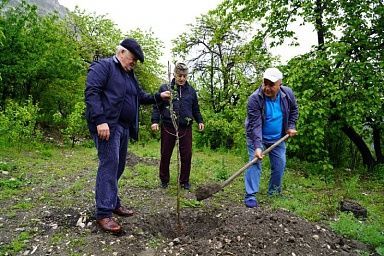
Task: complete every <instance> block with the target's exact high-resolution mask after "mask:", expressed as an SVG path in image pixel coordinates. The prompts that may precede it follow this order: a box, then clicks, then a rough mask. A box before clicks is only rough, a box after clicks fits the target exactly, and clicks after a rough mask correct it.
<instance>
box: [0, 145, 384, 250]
mask: <svg viewBox="0 0 384 256" xmlns="http://www.w3.org/2000/svg"><path fill="white" fill-rule="evenodd" d="M159 147H160V145H159V142H157V141H153V142H149V143H147V144H145V145H143V144H139V143H135V144H130V145H129V149H128V150H129V151H131V152H133V153H134V154H136V155H138V156H140V157H151V158H156V159H160V148H159ZM175 153H176V150H174V154H173V157H172V160H171V170H170V172H171V173H170V175H171V181H170V186H169V188H168V189H167V190H164V191H165V193H167V194H168V195H170V196H174V200H175V202H176V191H177V169H176V168H177V163H176V154H175ZM0 159H2V161H1V162H0V201H1V203H2V205H5V207H3V209H1V210H0V212H1V213H7V214H4V215H6V216H7V217H12V215H14V216H16V214H15V212H19V211H25V212H27V211H28V210H29V209H31V208H33V207H38V206H46V205H48V206H56V207H68V208H69V207H73V206H74V205H75V206H78V205H77V204H76V202H77V200H78V199H83V200H79V201H85V202H89V203H93V200H94V194H93V191H92V190H93V188H94V182H95V177H96V172H97V152H96V149H95V148H93V147H91V148H86V147H75V148H69V147H53V146H51V145H48V146H42V147H40V148H38V149H37V150H36V149H35V150H20V149H19V148H17V149H14V148H5V149H4V150H1V151H0ZM246 161H247V160H246V158H244V156H243V155H239V154H234V153H233V152H228V151H225V150H221V151H220V152H215V151H210V150H208V149H201V150H200V149H194V150H193V157H192V169H191V176H190V182H191V185H192V189H191V193H194V190H195V189H196V188H197V187H198V186H204V185H205V184H207V183H212V182H215V183H217V182H219V183H220V182H223V181H225V180H226V179H228V177H229V176H231V175H232V174H233V173H235V172H236V171H237V170H239V169H240V168H241V167H242V166H244V165H245V164H246ZM15 163H17V164H15ZM262 164H263V172H262V177H261V184H260V185H261V186H260V193H259V194H258V195H257V198H258V200H259V202H260V204H261V205H262V207H264V206H267V207H273V208H285V209H287V210H290V211H292V212H294V213H296V214H297V215H299V216H301V217H304V218H306V219H307V220H310V221H317V222H318V221H320V222H323V223H327V224H329V225H330V226H331V227H332V229H333V230H335V231H336V232H338V233H339V234H341V235H344V236H347V237H350V238H353V239H357V240H360V241H362V242H364V243H367V244H370V245H372V246H374V247H375V248H376V251H377V252H378V254H380V255H384V253H383V251H384V238H383V235H384V234H383V230H384V194H383V191H382V188H383V187H384V181H383V179H379V178H377V179H371V178H370V179H367V178H366V177H364V176H362V175H359V174H358V173H354V172H352V171H345V170H331V173H326V172H324V170H319V171H317V170H318V169H319V168H321V166H319V165H315V164H313V165H312V164H308V163H301V162H295V161H292V160H290V159H288V163H287V170H286V173H285V176H284V182H283V197H279V196H273V197H269V196H267V188H268V182H269V176H270V169H269V160H268V158H266V159H264V161H263V163H262ZM158 172H159V170H158V166H154V165H145V164H138V165H136V166H135V167H127V168H126V170H125V172H124V174H123V176H122V179H121V180H120V189H121V190H122V191H123V190H124V188H125V187H126V188H129V187H138V188H143V189H146V190H149V193H148V195H143V198H145V197H146V196H149V195H150V194H151V193H152V192H153V191H150V190H152V189H153V190H154V189H158V187H159V177H158ZM90 183H91V184H90ZM32 189H33V190H32ZM32 191H33V192H32ZM31 192H32V193H31ZM29 193H30V194H29ZM156 193H157V192H156ZM15 196H17V198H30V197H33V198H32V199H31V201H27V200H24V201H20V202H18V201H15V200H13V197H15ZM82 197H86V198H85V199H84V198H82ZM143 198H130V199H129V200H130V203H137V204H140V203H142V201H143ZM243 198H244V180H243V175H240V176H239V177H237V178H236V179H235V180H234V181H233V182H232V183H231V184H230V185H228V186H227V187H225V188H224V190H223V191H219V192H218V193H216V194H215V195H213V197H212V199H211V200H210V204H209V205H210V207H215V206H216V205H223V204H225V203H228V202H230V203H232V204H239V205H242V204H243V203H242V201H243ZM344 199H350V200H354V201H356V202H358V203H359V204H361V205H362V206H363V207H366V208H367V210H368V219H367V220H366V221H359V220H356V219H354V218H353V217H352V216H351V215H349V214H345V213H340V212H339V210H338V206H339V202H340V201H341V200H344ZM15 202H16V204H15ZM32 202H34V204H32ZM205 205H206V203H205V201H201V202H198V201H196V200H194V199H191V196H190V194H188V196H185V194H182V199H181V206H182V207H183V208H187V207H188V208H198V207H204V206H205ZM60 238H62V237H61V235H59V236H58V237H57V238H56V237H53V238H52V241H51V242H52V243H53V244H56V243H57V244H61V242H60ZM28 239H29V234H28V233H25V234H24V233H20V235H19V237H17V238H15V239H14V241H12V243H10V244H7V245H5V247H4V246H3V247H2V248H1V249H0V252H1V253H4V252H5V251H6V250H10V252H12V253H14V254H16V253H17V252H19V251H17V250H21V249H20V248H21V247H22V246H23V245H24V244H25V241H26V240H28ZM56 240H57V241H56ZM71 244H72V245H71ZM82 244H83V239H82V238H79V240H78V241H77V240H74V241H72V240H71V243H70V244H69V245H70V246H74V247H76V246H81V245H82ZM156 244H157V242H156V240H154V241H153V246H154V247H156ZM5 248H6V250H5ZM1 253H0V254H1Z"/></svg>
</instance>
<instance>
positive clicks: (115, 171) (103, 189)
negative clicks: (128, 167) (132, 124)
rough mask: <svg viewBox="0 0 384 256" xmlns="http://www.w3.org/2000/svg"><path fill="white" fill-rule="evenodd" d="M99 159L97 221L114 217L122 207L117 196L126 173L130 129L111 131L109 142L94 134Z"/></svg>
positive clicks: (114, 129)
mask: <svg viewBox="0 0 384 256" xmlns="http://www.w3.org/2000/svg"><path fill="white" fill-rule="evenodd" d="M92 137H93V140H94V142H95V145H96V148H97V155H98V157H99V168H98V170H97V177H96V189H95V190H96V195H95V199H96V219H102V218H106V217H111V216H112V211H113V210H114V209H116V208H119V207H120V206H121V204H120V198H119V197H118V195H117V192H118V181H119V179H120V177H121V175H122V174H123V172H124V168H125V161H126V157H127V152H128V140H129V129H125V128H123V127H122V126H120V125H117V126H116V127H113V128H111V129H110V136H109V140H108V141H106V140H100V139H99V137H98V136H97V134H92Z"/></svg>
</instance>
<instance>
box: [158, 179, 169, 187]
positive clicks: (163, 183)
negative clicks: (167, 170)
mask: <svg viewBox="0 0 384 256" xmlns="http://www.w3.org/2000/svg"><path fill="white" fill-rule="evenodd" d="M160 187H161V188H167V187H168V182H165V181H162V182H161V184H160Z"/></svg>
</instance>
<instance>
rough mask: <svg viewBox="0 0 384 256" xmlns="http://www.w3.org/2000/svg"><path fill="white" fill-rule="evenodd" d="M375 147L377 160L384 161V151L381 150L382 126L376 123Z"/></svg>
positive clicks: (374, 133) (374, 128) (374, 131)
mask: <svg viewBox="0 0 384 256" xmlns="http://www.w3.org/2000/svg"><path fill="white" fill-rule="evenodd" d="M373 147H374V149H375V154H376V159H377V162H378V163H384V157H383V152H382V151H381V139H380V128H379V127H378V126H376V125H373Z"/></svg>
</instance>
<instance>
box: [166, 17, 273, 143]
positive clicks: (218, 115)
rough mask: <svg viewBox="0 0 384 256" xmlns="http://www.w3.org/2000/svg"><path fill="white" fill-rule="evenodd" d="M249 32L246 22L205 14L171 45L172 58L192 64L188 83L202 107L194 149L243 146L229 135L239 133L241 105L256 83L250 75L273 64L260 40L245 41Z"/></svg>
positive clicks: (243, 114) (257, 80)
mask: <svg viewBox="0 0 384 256" xmlns="http://www.w3.org/2000/svg"><path fill="white" fill-rule="evenodd" d="M251 29H252V27H251V24H250V23H249V22H241V21H240V22H239V21H236V20H233V19H229V17H228V16H226V14H225V13H224V12H219V13H214V12H211V13H208V14H206V15H202V16H200V17H199V18H197V19H196V23H195V24H193V25H190V30H189V31H188V32H185V33H183V34H182V35H180V36H178V37H177V40H174V41H173V43H174V49H173V52H174V53H175V55H176V56H179V57H180V58H183V59H186V60H187V61H188V62H189V63H190V64H191V65H192V73H191V80H192V81H194V83H195V84H196V88H197V89H198V91H199V98H200V104H201V105H202V106H204V107H203V109H204V108H205V110H204V111H203V112H204V117H205V119H206V122H207V127H206V131H205V133H204V134H198V135H197V142H198V145H201V144H203V145H209V146H210V147H211V148H217V147H221V146H224V147H228V148H231V147H232V146H234V145H236V144H237V145H240V144H242V143H243V141H244V139H240V138H236V136H234V134H243V132H242V131H243V125H242V124H243V122H244V119H245V107H244V105H245V103H246V101H247V98H248V96H249V95H250V94H251V92H252V91H254V90H255V89H256V88H257V87H258V85H259V82H260V77H259V76H254V74H255V73H256V74H259V73H260V72H261V70H263V69H264V68H265V67H266V66H267V65H268V63H269V62H270V61H272V60H273V59H272V58H271V56H270V55H268V54H267V52H266V49H265V47H264V46H263V45H264V38H259V37H251V38H250V37H249V33H250V31H251ZM229 124H230V125H229Z"/></svg>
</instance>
